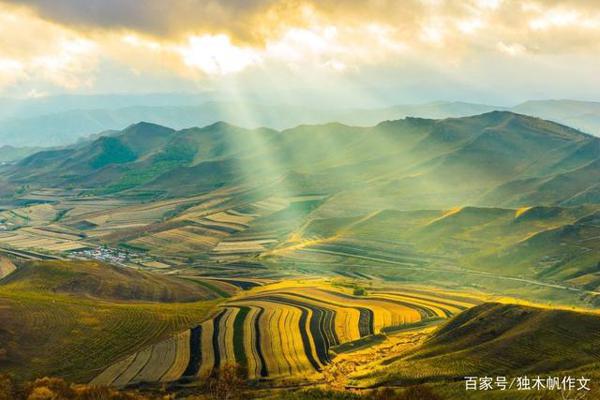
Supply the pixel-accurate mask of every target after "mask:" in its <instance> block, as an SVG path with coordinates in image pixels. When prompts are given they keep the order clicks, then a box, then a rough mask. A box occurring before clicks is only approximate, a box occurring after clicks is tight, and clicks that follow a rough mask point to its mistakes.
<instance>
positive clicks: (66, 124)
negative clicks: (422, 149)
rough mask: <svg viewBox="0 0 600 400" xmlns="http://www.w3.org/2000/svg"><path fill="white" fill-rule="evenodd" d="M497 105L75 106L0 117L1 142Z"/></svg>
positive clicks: (65, 140)
mask: <svg viewBox="0 0 600 400" xmlns="http://www.w3.org/2000/svg"><path fill="white" fill-rule="evenodd" d="M493 109H495V108H494V107H489V106H483V105H477V104H468V103H442V102H436V103H431V104H424V105H407V106H397V107H391V108H385V109H380V110H368V109H356V110H336V109H316V108H310V107H301V106H273V105H264V104H241V103H232V102H206V103H203V104H202V105H194V106H132V107H125V108H111V109H107V108H102V109H75V110H69V111H63V112H60V113H53V114H45V115H39V116H35V117H20V118H6V119H3V120H1V119H0V143H6V144H12V145H18V146H31V145H37V144H38V143H39V142H40V141H39V139H40V137H41V136H42V135H43V137H44V143H45V145H46V146H64V145H68V144H71V143H74V142H75V141H77V140H78V139H81V138H84V137H86V136H89V135H90V134H92V133H95V132H100V131H106V130H113V129H122V128H123V127H125V126H128V125H131V124H133V123H136V122H138V121H148V122H151V123H155V124H159V125H165V126H170V127H173V128H176V129H184V128H188V127H192V126H204V125H209V124H212V123H215V122H218V121H227V122H228V123H231V124H235V125H240V126H244V127H248V128H255V127H259V126H269V127H274V128H278V129H286V128H291V127H294V126H298V125H300V124H305V123H309V124H320V123H326V122H330V121H340V122H344V123H348V124H356V125H363V126H367V125H375V124H377V123H378V122H380V121H384V120H387V119H398V118H403V117H405V116H421V117H427V118H445V117H460V116H465V115H473V114H480V113H482V112H486V111H491V110H493Z"/></svg>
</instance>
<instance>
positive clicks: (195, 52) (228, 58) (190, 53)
mask: <svg viewBox="0 0 600 400" xmlns="http://www.w3.org/2000/svg"><path fill="white" fill-rule="evenodd" d="M179 51H180V53H181V55H182V57H183V60H184V62H185V64H186V65H187V66H189V67H193V68H198V69H200V70H201V71H203V72H204V73H206V74H208V75H227V74H231V73H234V72H239V71H242V70H244V69H245V68H246V67H248V66H250V65H254V64H257V63H259V62H260V58H259V56H258V54H257V53H256V52H255V51H254V50H252V49H250V48H244V47H238V46H235V45H233V44H232V43H231V39H230V38H229V37H228V36H227V35H224V34H219V35H204V36H192V37H190V38H189V39H188V43H187V45H186V46H183V47H180V49H179Z"/></svg>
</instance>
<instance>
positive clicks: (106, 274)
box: [0, 261, 214, 303]
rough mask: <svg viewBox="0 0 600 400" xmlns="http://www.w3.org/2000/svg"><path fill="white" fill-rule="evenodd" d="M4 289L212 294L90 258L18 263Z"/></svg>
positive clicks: (131, 295) (112, 295) (185, 297)
mask: <svg viewBox="0 0 600 400" xmlns="http://www.w3.org/2000/svg"><path fill="white" fill-rule="evenodd" d="M0 286H2V287H3V288H4V289H5V290H19V291H31V292H40V291H41V292H50V293H62V294H72V295H76V296H91V297H97V298H101V299H108V300H136V301H156V302H167V303H169V302H192V301H198V300H206V299H211V298H214V294H213V293H211V292H210V291H208V290H206V289H205V288H203V287H202V286H199V285H196V284H193V283H191V282H187V281H184V280H180V279H176V278H172V277H169V276H161V275H158V274H149V273H147V272H143V271H136V270H133V269H130V268H123V267H117V266H113V265H110V264H103V263H99V262H91V261H79V262H65V261H37V262H26V263H21V264H20V265H19V266H18V268H17V269H16V271H14V272H13V273H12V274H11V275H9V276H7V277H6V278H5V279H3V280H2V282H1V283H0Z"/></svg>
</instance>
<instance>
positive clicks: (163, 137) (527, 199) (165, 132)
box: [3, 111, 600, 209]
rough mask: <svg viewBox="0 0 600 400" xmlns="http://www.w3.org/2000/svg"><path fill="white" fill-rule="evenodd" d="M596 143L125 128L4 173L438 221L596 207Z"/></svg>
mask: <svg viewBox="0 0 600 400" xmlns="http://www.w3.org/2000/svg"><path fill="white" fill-rule="evenodd" d="M599 163H600V139H598V138H596V137H593V136H590V135H587V134H584V133H581V132H579V131H577V130H575V129H572V128H569V127H566V126H563V125H559V124H556V123H553V122H549V121H545V120H541V119H538V118H533V117H529V116H525V115H520V114H515V113H512V112H506V111H493V112H489V113H485V114H481V115H477V116H473V117H463V118H449V119H443V120H431V119H421V118H406V119H404V120H397V121H387V122H382V123H380V124H378V125H376V126H374V127H350V126H346V125H343V124H339V123H331V124H325V125H314V126H309V125H302V126H299V127H297V128H293V129H289V130H284V131H276V130H271V129H266V128H261V129H254V130H249V129H245V128H239V127H236V126H233V125H229V124H226V123H222V122H219V123H215V124H212V125H208V126H206V127H204V128H190V129H184V130H175V129H171V128H167V127H163V126H160V125H155V124H150V123H138V124H135V125H131V126H129V127H128V128H126V129H125V130H123V131H119V132H112V133H109V134H107V135H106V136H101V137H99V138H97V139H95V140H93V141H89V142H85V143H81V144H78V145H74V146H70V147H65V148H60V149H51V150H45V151H41V152H38V153H35V154H33V155H31V156H29V157H26V158H24V159H23V160H21V161H20V162H18V163H17V164H15V165H14V166H11V167H8V168H5V171H4V172H3V176H4V177H5V179H6V182H9V183H10V184H12V185H24V184H25V185H31V186H36V185H37V186H42V187H48V186H54V187H65V186H74V187H84V188H89V189H94V190H96V191H97V192H103V193H108V192H120V191H124V190H125V191H127V190H133V189H136V190H152V191H153V192H158V193H165V194H166V195H182V194H195V193H201V192H205V191H209V190H212V189H214V188H217V187H223V186H235V185H250V186H252V185H254V186H256V187H261V188H262V190H270V189H267V188H275V189H272V190H275V191H286V192H287V193H285V194H286V195H290V194H293V193H299V192H302V193H307V192H308V193H310V192H313V193H328V194H334V193H338V197H337V198H343V197H348V196H353V197H356V198H361V199H362V198H364V201H365V202H366V203H372V202H379V203H382V204H387V206H393V207H398V206H401V207H403V208H421V209H423V208H430V209H443V208H445V207H451V206H454V205H456V204H473V205H485V206H511V207H513V206H514V207H521V206H528V205H566V204H569V205H581V204H586V203H590V202H596V203H597V202H600V185H598V182H600V164H599Z"/></svg>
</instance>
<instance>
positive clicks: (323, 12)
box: [0, 0, 600, 106]
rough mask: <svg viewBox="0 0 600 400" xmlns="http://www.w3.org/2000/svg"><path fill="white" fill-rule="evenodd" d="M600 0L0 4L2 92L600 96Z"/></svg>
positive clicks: (387, 98)
mask: <svg viewBox="0 0 600 400" xmlns="http://www.w3.org/2000/svg"><path fill="white" fill-rule="evenodd" d="M597 71H600V1H599V0H564V1H561V0H556V1H541V0H538V1H528V0H522V1H520V0H402V1H400V0H395V1H392V0H360V1H359V0H318V1H317V0H306V1H302V0H173V1H163V0H143V1H142V0H126V1H123V0H85V1H81V0H11V1H7V0H0V96H2V97H18V98H38V97H44V96H48V95H56V94H98V93H130V94H131V93H160V92H170V93H173V92H191V93H195V92H210V93H224V94H226V95H227V96H233V97H237V98H238V99H244V98H249V97H250V96H253V95H257V94H259V95H260V96H262V97H264V98H265V99H272V100H273V101H274V102H275V101H276V102H280V103H295V104H300V103H303V104H307V103H310V104H318V103H328V104H329V105H331V104H338V103H339V104H340V105H343V106H350V105H352V106H355V105H365V106H366V105H381V104H395V103H411V102H425V101H433V100H460V101H473V102H483V103H488V104H498V105H511V104H515V103H518V102H520V101H524V100H527V99H545V98H554V99H563V98H570V99H581V100H600V95H598V93H600V74H598V72H597Z"/></svg>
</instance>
